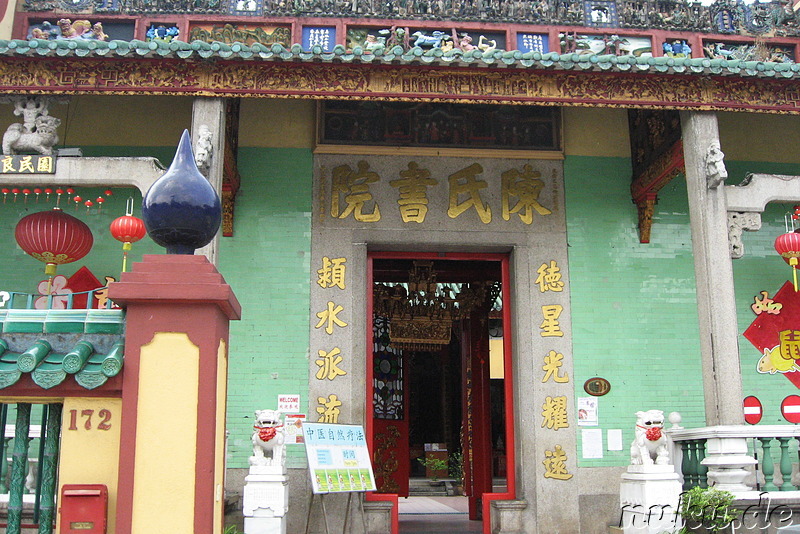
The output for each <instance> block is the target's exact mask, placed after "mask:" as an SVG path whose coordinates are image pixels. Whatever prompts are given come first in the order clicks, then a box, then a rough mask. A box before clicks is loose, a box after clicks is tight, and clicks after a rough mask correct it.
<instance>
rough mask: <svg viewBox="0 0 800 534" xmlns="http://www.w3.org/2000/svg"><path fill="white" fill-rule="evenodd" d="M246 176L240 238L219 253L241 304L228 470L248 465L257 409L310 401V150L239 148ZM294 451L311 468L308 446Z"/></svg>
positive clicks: (237, 228) (291, 461)
mask: <svg viewBox="0 0 800 534" xmlns="http://www.w3.org/2000/svg"><path fill="white" fill-rule="evenodd" d="M239 172H240V174H241V176H242V186H241V189H240V191H239V194H238V196H237V197H236V218H235V225H234V237H226V238H224V239H223V240H222V244H221V250H220V262H221V263H220V271H222V274H223V275H224V276H225V279H226V280H227V281H228V283H230V284H231V286H232V287H233V290H234V292H235V293H236V296H237V298H238V299H239V302H241V304H242V320H241V321H236V322H234V323H231V346H230V363H229V369H228V371H229V374H228V430H229V432H230V434H229V437H228V467H246V466H247V458H248V457H249V456H250V455H251V454H252V445H251V442H250V437H251V435H252V432H253V412H254V411H255V410H257V409H263V408H275V407H276V404H277V397H278V395H279V394H284V393H290V394H300V396H301V398H300V403H301V408H303V409H305V407H306V406H307V404H308V396H307V394H308V332H309V320H310V319H309V313H310V312H309V305H308V303H309V280H310V274H309V269H310V252H311V175H312V155H311V151H310V150H306V149H266V148H240V149H239ZM288 453H289V454H288V461H287V465H288V466H290V467H293V466H298V465H305V464H304V462H305V460H304V459H305V455H304V454H305V453H304V451H303V449H302V447H299V446H291V447H289V448H288Z"/></svg>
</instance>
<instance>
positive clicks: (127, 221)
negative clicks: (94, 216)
mask: <svg viewBox="0 0 800 534" xmlns="http://www.w3.org/2000/svg"><path fill="white" fill-rule="evenodd" d="M109 230H111V235H112V236H114V239H116V240H117V241H120V242H122V249H123V250H130V249H131V243H136V242H137V241H139V240H140V239H141V238H143V237H144V236H146V235H147V229H146V228H145V227H144V221H143V220H141V219H140V218H139V217H134V216H133V215H123V216H122V217H117V218H116V219H114V221H113V222H112V223H111V226H109Z"/></svg>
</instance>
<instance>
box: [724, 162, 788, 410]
mask: <svg viewBox="0 0 800 534" xmlns="http://www.w3.org/2000/svg"><path fill="white" fill-rule="evenodd" d="M728 172H729V174H730V176H732V177H733V176H736V177H742V176H744V175H745V174H746V173H748V172H759V173H772V174H789V175H797V174H800V165H785V164H774V163H773V164H770V163H764V162H757V163H751V162H733V163H729V164H728ZM728 181H729V182H731V181H732V180H731V179H729V180H728ZM792 207H793V204H791V203H771V204H769V205H767V209H766V210H765V211H764V214H763V215H762V218H761V220H762V226H761V230H759V231H757V232H745V233H744V235H743V242H744V247H745V256H744V257H743V258H741V259H738V260H735V261H734V262H733V272H734V277H735V282H736V300H737V305H738V307H737V312H738V322H739V333H740V334H741V333H742V332H744V331H745V329H747V327H748V326H750V323H752V322H753V320H754V319H755V318H756V315H755V314H754V313H753V312H752V310H751V309H750V305H751V304H753V297H754V296H756V295H759V292H760V291H767V292H768V293H769V295H770V296H772V295H774V294H775V293H776V292H777V291H778V289H780V287H781V286H782V285H783V283H784V282H786V281H787V280H791V279H792V271H791V268H790V267H789V266H788V265H787V264H786V263H785V262H784V261H783V259H781V258H780V256H778V253H777V252H775V246H774V245H775V238H776V237H778V236H779V235H780V234H783V233H784V232H785V231H786V230H785V227H784V222H783V216H784V214H785V213H786V212H788V211H790V210H791V209H792ZM759 297H760V295H759ZM739 356H740V361H741V368H742V393H743V394H744V395H745V396H747V395H755V396H756V397H758V398H759V399H760V400H761V403H762V405H763V418H762V419H761V424H766V425H777V424H788V423H787V422H786V421H785V420H784V419H783V416H781V409H780V407H781V401H782V400H783V399H784V398H785V397H786V396H787V395H797V394H800V391H798V389H797V388H796V387H795V386H794V385H793V384H792V383H791V382H789V380H788V379H787V378H786V377H784V376H781V375H780V373H776V374H774V375H769V374H760V373H758V372H756V365H757V363H758V360H759V359H760V358H761V356H762V355H761V354H760V353H759V352H758V350H757V349H756V348H755V347H754V346H753V345H752V344H751V343H750V342H749V341H747V339H745V338H744V336H741V335H740V336H739Z"/></svg>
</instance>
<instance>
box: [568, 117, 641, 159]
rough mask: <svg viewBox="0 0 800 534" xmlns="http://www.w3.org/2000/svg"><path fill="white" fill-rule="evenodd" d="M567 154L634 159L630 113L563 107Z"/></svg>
mask: <svg viewBox="0 0 800 534" xmlns="http://www.w3.org/2000/svg"><path fill="white" fill-rule="evenodd" d="M561 113H562V118H563V122H562V124H563V139H564V154H565V155H567V156H606V157H619V158H629V157H631V147H630V141H629V140H628V110H626V109H616V108H562V110H561Z"/></svg>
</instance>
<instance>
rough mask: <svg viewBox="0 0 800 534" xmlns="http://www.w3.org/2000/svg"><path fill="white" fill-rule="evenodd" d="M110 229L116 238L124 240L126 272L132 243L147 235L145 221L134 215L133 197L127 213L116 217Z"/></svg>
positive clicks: (126, 210)
mask: <svg viewBox="0 0 800 534" xmlns="http://www.w3.org/2000/svg"><path fill="white" fill-rule="evenodd" d="M109 230H111V235H112V236H114V239H116V240H117V241H121V242H122V251H123V252H122V272H125V269H126V267H127V263H128V251H129V250H131V248H133V247H132V244H133V243H136V242H137V241H139V240H140V239H141V238H143V237H144V236H145V235H147V230H146V229H145V226H144V221H143V220H141V219H140V218H139V217H134V216H133V199H132V198H129V199H128V204H127V207H126V209H125V215H123V216H122V217H117V218H116V219H114V220H113V221H112V222H111V225H110V226H109Z"/></svg>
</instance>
